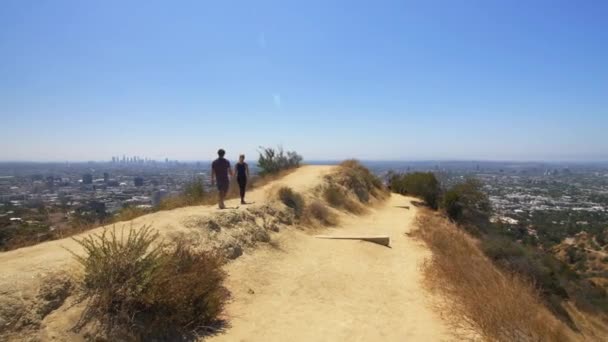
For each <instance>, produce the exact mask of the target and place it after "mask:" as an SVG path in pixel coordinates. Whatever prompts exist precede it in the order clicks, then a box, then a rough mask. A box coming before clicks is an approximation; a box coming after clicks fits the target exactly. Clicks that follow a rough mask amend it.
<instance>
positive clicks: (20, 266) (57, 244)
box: [0, 166, 332, 293]
mask: <svg viewBox="0 0 608 342" xmlns="http://www.w3.org/2000/svg"><path fill="white" fill-rule="evenodd" d="M331 170H332V167H331V166H303V167H301V168H300V169H298V170H297V171H296V172H294V173H291V174H288V175H287V176H285V177H283V178H281V179H279V180H277V181H274V182H272V183H270V184H267V185H266V186H264V187H261V188H259V189H256V190H254V191H251V192H250V193H249V194H248V195H247V200H248V201H250V202H253V203H254V204H261V203H263V202H265V200H266V198H267V193H268V191H269V190H270V189H271V188H273V187H279V186H283V185H288V186H290V187H292V188H293V189H294V190H296V191H301V192H304V191H306V190H308V189H309V188H312V187H314V186H316V185H317V184H319V182H320V177H322V175H324V174H327V173H329V172H330V171H331ZM239 202H240V200H238V199H233V200H229V201H227V202H226V204H227V206H228V207H237V206H239V205H238V203H239ZM246 207H247V206H240V207H239V209H236V210H244V209H245V208H246ZM228 210H235V209H228ZM218 212H220V210H219V209H217V207H215V206H194V207H186V208H179V209H174V210H170V211H161V212H157V213H153V214H150V215H146V216H142V217H139V218H136V219H135V220H133V221H131V222H124V223H123V222H121V223H118V224H116V225H117V226H120V225H127V226H128V225H131V224H133V226H136V227H139V226H141V225H144V224H146V225H152V226H153V227H154V228H155V229H158V230H159V231H160V232H161V234H167V233H170V232H175V231H187V228H185V227H183V224H182V221H183V219H184V218H186V217H191V216H200V215H205V214H213V213H218ZM102 229H103V228H96V229H93V230H90V231H87V232H86V233H84V234H80V235H78V236H76V237H77V238H81V237H83V236H85V235H88V234H97V233H99V232H101V231H102ZM80 250H81V249H80V246H79V245H78V244H77V243H76V242H75V241H73V240H72V239H71V238H66V239H61V240H55V241H49V242H45V243H41V244H38V245H35V246H31V247H26V248H20V249H17V250H14V251H9V252H4V253H0V293H2V286H3V285H14V284H15V283H22V284H24V285H27V284H29V283H31V281H32V280H33V279H36V278H37V276H38V275H40V274H44V273H47V272H49V271H53V270H56V269H64V268H65V267H67V265H68V264H72V263H73V256H72V255H71V254H70V252H69V251H74V252H79V251H80ZM11 287H12V286H11Z"/></svg>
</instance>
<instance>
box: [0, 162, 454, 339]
mask: <svg viewBox="0 0 608 342" xmlns="http://www.w3.org/2000/svg"><path fill="white" fill-rule="evenodd" d="M332 170H333V168H332V167H330V166H305V167H302V168H300V169H298V170H297V171H295V172H293V173H291V174H289V175H287V176H285V177H284V178H282V179H280V180H277V181H275V182H272V183H270V184H267V185H266V186H264V187H262V188H259V189H256V190H254V191H252V192H251V193H250V194H248V200H249V201H251V202H255V203H254V204H252V205H250V206H240V208H239V209H230V210H228V211H235V212H244V210H245V209H246V208H252V207H255V206H260V205H264V204H265V203H266V202H268V201H269V199H268V198H269V197H268V194H269V192H270V191H271V189H273V188H276V187H279V186H282V185H288V186H290V187H291V188H293V189H294V190H296V191H299V192H309V190H311V189H313V188H314V187H315V186H317V185H318V184H320V183H321V182H322V178H323V176H324V175H326V174H328V173H330V172H331V171H332ZM412 200H413V199H412V198H407V197H403V196H399V195H395V194H393V195H392V196H391V197H390V198H389V199H388V200H387V201H386V202H384V203H383V204H381V205H379V206H377V207H375V208H371V209H370V212H369V213H368V214H367V215H364V216H353V215H347V214H340V221H341V222H340V225H339V226H337V227H335V228H330V229H323V230H317V231H316V232H315V231H311V230H305V229H299V228H297V227H293V226H285V227H283V228H282V229H281V230H280V232H278V233H272V236H271V238H272V241H271V243H259V244H257V245H256V248H250V249H246V250H245V252H244V254H243V255H242V256H241V257H239V258H238V259H236V260H234V261H232V262H230V263H229V264H228V265H227V266H226V269H227V271H228V274H229V279H228V282H227V287H228V288H229V290H230V291H231V292H232V299H231V302H230V304H229V305H228V308H227V312H226V319H227V322H228V325H227V326H226V327H225V329H224V330H223V331H221V332H218V333H217V334H216V335H214V336H210V337H206V338H205V340H210V341H216V340H217V341H286V340H290V341H311V340H313V341H319V340H322V341H345V340H348V341H376V340H381V341H443V340H450V339H452V338H451V336H450V334H449V329H448V327H447V326H446V324H445V322H444V321H443V320H442V319H441V317H440V315H439V313H437V312H435V311H434V310H433V307H432V305H431V299H430V295H429V294H428V292H427V291H426V290H424V289H423V288H422V286H421V275H420V270H419V265H420V263H421V262H422V261H423V259H424V258H425V257H426V256H428V251H427V250H426V249H425V248H424V247H423V246H422V245H421V244H420V243H418V242H416V241H415V240H413V239H412V238H410V237H408V236H407V235H406V233H407V232H408V231H409V230H410V229H413V227H414V224H413V223H414V222H413V220H414V216H415V213H416V207H415V206H413V205H412V204H411V201H412ZM237 202H238V200H230V201H228V202H227V204H228V206H231V207H235V206H236V205H237ZM219 212H220V211H219V210H218V209H216V208H215V207H213V206H197V207H187V208H180V209H175V210H171V211H163V212H157V213H154V214H150V215H146V216H143V217H140V218H137V219H135V220H134V221H133V222H132V223H133V225H134V226H136V227H137V226H141V225H142V224H152V225H153V227H154V228H156V229H158V230H159V231H160V232H161V234H164V235H167V234H171V233H175V232H188V231H189V230H190V229H191V227H189V226H188V224H186V223H185V222H188V220H187V219H189V218H192V217H198V218H201V217H212V216H214V215H216V214H217V213H219ZM223 212H226V211H223ZM126 224H127V225H129V224H130V223H126ZM100 231H101V229H95V230H93V231H90V232H87V233H86V234H91V233H98V232H100ZM316 233H318V234H324V235H339V234H348V235H351V234H352V235H354V234H370V235H381V234H386V235H389V236H390V238H391V247H390V248H388V247H384V246H380V245H376V244H373V243H369V242H361V241H349V240H323V239H316V238H314V234H316ZM68 249H69V250H72V251H74V252H76V253H78V252H80V251H81V250H80V248H79V245H78V244H76V243H75V242H74V241H73V240H71V239H63V240H57V241H51V242H47V243H43V244H40V245H36V246H32V247H27V248H22V249H19V250H15V251H11V252H5V253H0V305H13V306H15V310H16V312H17V311H18V304H19V303H26V302H32V301H35V300H33V298H35V296H36V293H38V290H39V288H40V286H41V285H43V282H42V279H43V277H44V275H45V274H49V273H53V272H55V271H58V270H70V269H73V266H74V260H73V257H72V255H71V254H70V253H69V252H68ZM70 301H71V300H70V298H68V300H67V301H66V304H64V305H62V306H61V307H60V308H58V309H56V310H54V311H53V312H51V313H50V314H48V315H47V316H46V317H45V318H44V319H43V320H42V321H41V322H39V326H37V327H36V329H37V332H36V336H37V337H38V338H39V339H40V340H70V341H72V340H82V339H83V336H82V334H76V333H72V332H69V331H68V330H69V329H70V328H71V327H72V326H73V324H74V322H76V320H77V318H78V314H79V312H80V311H79V310H75V309H74V308H73V307H70V305H69V303H70ZM0 319H4V320H7V319H8V320H10V317H7V316H6V315H5V317H0ZM2 323H6V322H0V324H2Z"/></svg>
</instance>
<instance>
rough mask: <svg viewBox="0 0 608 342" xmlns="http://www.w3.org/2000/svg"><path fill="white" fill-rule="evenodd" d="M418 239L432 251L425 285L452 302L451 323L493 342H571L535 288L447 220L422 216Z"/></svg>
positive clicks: (449, 307) (447, 307) (427, 214)
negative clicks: (501, 267) (495, 261)
mask: <svg viewBox="0 0 608 342" xmlns="http://www.w3.org/2000/svg"><path fill="white" fill-rule="evenodd" d="M418 227H419V230H418V231H417V233H416V234H417V236H419V237H420V238H421V239H422V240H423V241H424V242H425V243H426V244H427V245H428V247H429V248H430V249H431V251H432V257H431V258H430V259H429V260H427V261H426V262H425V263H424V265H423V272H424V277H425V283H426V284H427V285H428V286H429V288H431V289H432V290H434V291H437V292H439V293H440V294H441V295H442V296H443V297H445V298H447V300H448V304H447V305H445V306H444V308H443V309H444V310H446V313H447V315H446V316H447V317H449V318H451V323H453V324H454V325H456V326H458V327H459V328H461V329H465V330H466V329H470V330H473V331H475V332H476V333H478V334H480V335H481V336H482V337H483V338H484V339H486V340H489V341H567V340H569V338H568V336H567V335H566V330H565V328H564V327H563V325H562V324H561V323H559V322H558V321H557V320H556V319H554V318H553V317H552V315H551V314H550V313H549V312H548V311H547V310H546V309H545V308H544V306H543V304H542V301H541V299H540V296H539V293H538V291H537V290H536V289H535V287H534V286H533V284H532V283H530V282H528V281H526V280H525V279H524V278H522V277H521V276H520V275H518V274H516V273H514V272H501V271H499V270H498V268H496V266H495V265H494V264H493V263H492V261H491V260H489V259H488V258H487V257H485V256H484V254H483V252H482V251H481V250H480V249H479V248H478V246H477V245H476V242H475V240H473V239H472V238H471V237H469V236H468V235H467V233H466V232H464V231H462V230H460V229H458V228H457V227H456V226H455V225H454V224H453V223H450V222H449V221H448V220H447V219H445V218H443V217H440V216H439V215H436V214H434V213H431V212H427V211H422V213H421V214H419V217H418Z"/></svg>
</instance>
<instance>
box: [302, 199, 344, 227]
mask: <svg viewBox="0 0 608 342" xmlns="http://www.w3.org/2000/svg"><path fill="white" fill-rule="evenodd" d="M306 214H308V216H309V217H311V218H313V219H315V220H317V221H318V222H320V223H321V224H322V225H324V226H336V225H338V223H339V219H338V216H337V215H336V214H334V213H333V212H331V210H330V209H329V208H328V207H327V206H326V205H325V204H323V202H321V201H314V202H312V203H310V204H309V205H308V206H307V207H306Z"/></svg>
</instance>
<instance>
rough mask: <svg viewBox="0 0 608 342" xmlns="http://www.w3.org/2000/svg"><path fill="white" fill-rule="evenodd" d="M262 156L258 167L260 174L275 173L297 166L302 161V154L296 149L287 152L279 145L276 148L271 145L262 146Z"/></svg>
mask: <svg viewBox="0 0 608 342" xmlns="http://www.w3.org/2000/svg"><path fill="white" fill-rule="evenodd" d="M260 149H261V151H260V157H259V158H258V168H259V169H260V175H262V176H264V175H269V174H274V173H277V172H279V171H282V170H287V169H292V168H297V167H299V166H300V163H301V162H302V156H301V155H299V154H297V153H296V152H295V151H288V152H285V151H284V150H283V147H281V146H279V147H278V148H277V149H276V150H275V149H274V148H269V147H266V148H265V147H260Z"/></svg>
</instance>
